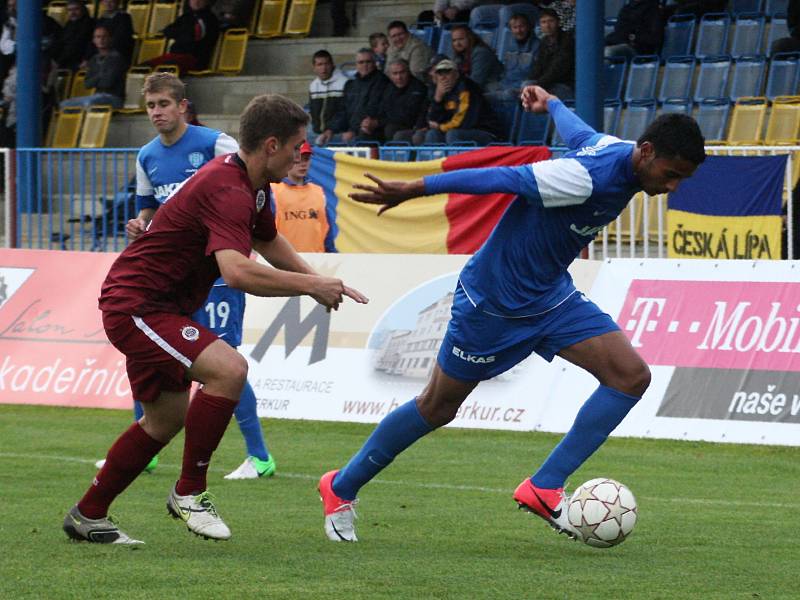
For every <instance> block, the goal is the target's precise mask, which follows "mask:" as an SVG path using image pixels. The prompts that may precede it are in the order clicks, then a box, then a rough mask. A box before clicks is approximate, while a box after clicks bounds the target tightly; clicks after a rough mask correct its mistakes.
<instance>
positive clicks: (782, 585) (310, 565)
mask: <svg viewBox="0 0 800 600" xmlns="http://www.w3.org/2000/svg"><path fill="white" fill-rule="evenodd" d="M129 419H130V413H128V412H127V411H125V412H124V411H102V410H84V409H64V408H49V407H23V406H0V500H1V501H2V513H3V515H2V519H0V535H2V550H0V598H8V599H16V598H235V599H237V600H242V599H246V598H289V599H295V598H309V599H315V600H318V599H326V600H327V599H335V598H347V599H356V598H369V599H376V598H378V599H380V598H392V599H406V598H423V599H428V598H458V599H460V600H465V599H471V598H513V599H515V600H518V599H521V598H545V599H546V598H576V599H581V600H584V599H588V598H604V599H605V598H613V599H628V598H636V599H638V598H664V599H676V598H703V599H709V598H719V599H736V598H741V599H753V598H765V599H766V598H770V599H772V598H798V597H800V583H798V575H797V572H798V564H800V563H798V560H800V503H798V497H799V496H800V448H778V447H760V446H736V445H719V444H706V443H694V442H673V441H654V440H639V439H611V440H609V441H608V442H607V443H606V445H605V446H604V447H603V448H602V449H601V450H600V451H599V452H598V454H597V455H596V456H594V457H592V459H590V460H589V461H588V462H587V463H586V464H585V465H584V466H583V467H582V468H581V470H580V471H579V472H578V473H576V474H574V475H573V477H572V478H571V481H570V484H571V487H575V486H576V485H578V484H580V483H582V482H583V481H584V480H587V479H590V478H592V477H597V476H607V477H613V478H615V479H618V480H620V481H622V482H623V483H625V484H627V485H628V486H629V487H630V488H631V490H633V492H634V494H635V495H636V497H637V500H638V502H639V511H640V517H639V523H638V525H637V527H636V529H635V530H634V533H633V535H632V536H631V537H630V538H629V539H628V540H627V541H626V542H625V543H624V544H622V545H621V546H618V547H616V548H611V549H607V550H599V549H593V548H590V547H588V546H584V545H583V544H579V543H576V542H571V541H569V540H567V539H566V538H565V537H564V536H558V535H556V534H555V533H553V532H552V531H551V530H550V529H549V527H547V525H546V524H545V523H544V522H543V521H541V520H540V519H537V518H535V517H533V516H531V515H529V514H527V513H524V512H522V511H519V510H517V508H516V505H515V503H514V502H513V501H512V500H511V494H512V492H513V490H514V488H515V486H516V485H517V484H518V483H519V482H520V481H521V480H522V478H523V477H525V476H526V475H527V474H529V473H530V472H531V471H532V470H533V468H534V467H535V466H536V465H538V464H539V463H540V462H541V460H542V459H543V458H544V457H545V456H546V455H547V453H548V452H549V451H550V449H551V448H552V446H553V445H554V444H555V442H556V441H557V440H558V438H559V436H556V435H551V434H542V433H514V432H498V431H475V430H471V431H469V430H445V431H440V432H437V433H435V434H433V435H431V436H428V437H427V438H426V439H423V440H422V441H421V442H419V443H418V444H416V445H415V446H414V447H412V448H411V449H410V450H409V451H407V452H406V453H405V454H403V455H402V456H401V457H400V458H399V459H398V460H397V461H396V463H395V464H393V465H392V466H391V467H389V468H388V469H387V470H386V471H384V472H383V473H382V474H381V476H380V477H379V478H378V479H376V480H375V481H374V482H373V483H372V484H370V485H368V486H367V487H365V488H364V489H363V490H362V493H361V498H360V500H361V503H360V505H359V507H358V512H359V519H358V521H357V528H358V529H357V531H358V535H359V538H360V540H361V541H360V542H359V543H358V544H342V543H340V544H334V543H332V542H328V541H327V540H326V539H325V537H324V534H323V531H322V514H321V504H320V502H319V498H318V495H317V491H316V483H317V479H318V477H319V475H320V474H321V473H322V472H323V471H325V470H327V469H329V468H333V467H336V466H340V465H341V464H342V463H343V462H344V461H345V460H346V459H347V458H348V457H349V456H350V455H351V454H352V453H353V452H354V451H355V450H356V449H357V448H358V447H359V446H360V444H361V442H362V441H363V440H364V438H365V437H366V435H368V433H369V432H370V431H371V429H372V426H371V425H359V424H347V423H321V422H315V421H284V420H272V421H265V422H263V423H264V426H265V430H266V433H267V437H268V443H269V446H270V449H271V450H272V452H273V453H274V455H275V458H276V460H277V463H278V473H277V475H276V476H275V477H274V478H273V479H269V480H255V481H225V480H223V479H222V476H223V475H224V474H225V473H227V472H229V471H230V470H233V469H234V468H235V467H236V466H238V465H239V463H240V462H241V460H242V459H243V458H244V450H243V443H242V440H241V436H240V435H239V432H238V430H237V428H236V426H235V424H232V426H231V427H230V429H229V430H228V433H227V434H226V436H225V439H224V440H223V441H222V444H221V446H220V449H219V450H218V452H217V454H216V455H215V459H214V462H213V463H212V467H211V471H210V479H209V482H210V485H209V489H210V490H211V491H212V492H214V493H215V494H216V496H217V499H218V504H217V506H218V508H219V510H220V513H221V514H222V516H223V517H224V518H225V520H226V522H227V523H228V525H229V526H230V528H231V530H232V531H233V538H232V539H231V540H230V541H229V542H210V541H205V540H202V539H199V538H196V537H194V536H193V535H191V534H190V533H189V532H188V531H187V530H186V529H185V527H184V526H183V525H182V524H180V523H179V522H177V521H174V520H172V519H171V518H169V517H168V516H167V513H166V509H165V499H166V496H167V493H168V492H169V489H170V486H171V485H172V484H173V482H174V480H175V478H176V477H177V474H178V469H179V464H180V454H181V448H182V443H183V442H182V437H179V438H176V439H175V440H174V441H173V443H172V444H171V445H170V446H169V447H168V448H167V449H166V450H165V451H164V453H163V454H162V462H161V464H160V465H159V467H158V469H157V470H156V471H155V473H153V474H152V475H147V474H143V475H142V476H141V477H140V478H139V479H138V480H137V481H135V482H134V483H133V485H132V486H131V487H130V488H129V489H128V490H127V491H126V492H125V494H123V496H121V497H120V498H119V499H118V500H117V502H116V503H115V504H114V505H113V506H112V514H115V515H117V516H118V517H119V519H120V521H121V526H122V528H123V530H125V531H127V532H128V533H129V534H131V535H132V536H134V537H136V538H138V539H142V540H144V541H145V542H146V545H145V546H142V547H138V548H135V549H134V548H130V547H115V546H95V545H89V544H78V543H74V542H69V541H68V540H67V538H66V536H65V535H64V534H63V532H62V531H61V521H62V519H63V516H64V514H65V511H66V510H67V509H69V507H70V506H71V505H72V504H73V503H74V502H75V501H76V500H77V499H78V498H79V497H80V495H81V494H82V493H83V491H84V489H85V487H86V486H87V485H88V484H89V482H90V481H91V479H92V476H93V475H94V468H93V462H94V461H95V460H96V459H98V458H101V457H102V456H104V454H105V451H106V450H107V448H108V446H109V445H110V444H111V442H112V441H113V440H114V438H115V437H116V436H117V435H118V434H119V433H120V432H121V431H122V429H123V428H124V427H125V426H126V425H127V423H128V422H129ZM753 426H754V427H756V426H757V425H753Z"/></svg>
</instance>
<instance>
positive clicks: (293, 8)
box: [283, 0, 317, 37]
mask: <svg viewBox="0 0 800 600" xmlns="http://www.w3.org/2000/svg"><path fill="white" fill-rule="evenodd" d="M316 7H317V0H292V4H291V5H290V6H289V14H288V15H287V16H286V25H285V26H284V28H283V33H284V35H289V36H298V37H305V36H307V35H308V33H309V32H310V31H311V22H312V21H313V20H314V10H315V9H316Z"/></svg>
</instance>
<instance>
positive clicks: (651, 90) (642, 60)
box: [625, 54, 659, 102]
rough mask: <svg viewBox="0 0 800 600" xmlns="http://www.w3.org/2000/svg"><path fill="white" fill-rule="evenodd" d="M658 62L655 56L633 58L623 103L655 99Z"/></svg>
mask: <svg viewBox="0 0 800 600" xmlns="http://www.w3.org/2000/svg"><path fill="white" fill-rule="evenodd" d="M658 67H659V60H658V56H656V55H655V54H652V55H651V54H645V55H642V56H634V57H633V58H632V59H631V66H630V70H629V71H630V72H629V73H628V85H627V87H626V88H625V101H626V102H630V101H631V100H646V99H649V98H655V91H656V80H657V79H658Z"/></svg>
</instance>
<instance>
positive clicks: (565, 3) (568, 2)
mask: <svg viewBox="0 0 800 600" xmlns="http://www.w3.org/2000/svg"><path fill="white" fill-rule="evenodd" d="M534 4H536V5H537V6H539V7H546V8H549V9H550V10H554V11H555V12H556V14H557V15H558V26H559V28H560V29H561V31H575V0H534Z"/></svg>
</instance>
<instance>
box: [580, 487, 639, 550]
mask: <svg viewBox="0 0 800 600" xmlns="http://www.w3.org/2000/svg"><path fill="white" fill-rule="evenodd" d="M567 516H568V518H569V522H570V524H572V526H573V527H575V529H577V530H578V531H579V532H580V533H581V536H582V538H583V542H584V543H585V544H589V545H590V546H594V547H595V548H609V547H611V546H616V545H617V544H621V543H622V542H624V541H625V539H626V538H627V537H628V536H629V535H630V533H631V531H633V527H634V526H635V525H636V519H637V518H638V512H637V506H636V498H634V497H633V493H632V492H631V491H630V490H629V489H628V488H627V487H626V486H625V485H623V484H621V483H620V482H618V481H614V480H613V479H607V478H605V477H599V478H597V479H592V480H590V481H587V482H586V483H584V484H583V485H581V486H579V487H578V488H577V489H576V490H575V492H573V494H572V496H571V497H570V499H569V506H568V507H567Z"/></svg>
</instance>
